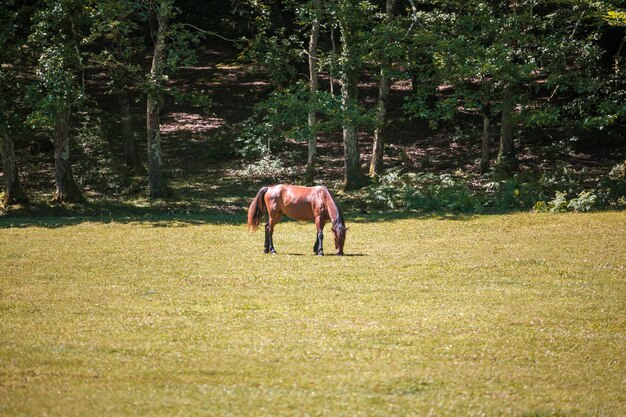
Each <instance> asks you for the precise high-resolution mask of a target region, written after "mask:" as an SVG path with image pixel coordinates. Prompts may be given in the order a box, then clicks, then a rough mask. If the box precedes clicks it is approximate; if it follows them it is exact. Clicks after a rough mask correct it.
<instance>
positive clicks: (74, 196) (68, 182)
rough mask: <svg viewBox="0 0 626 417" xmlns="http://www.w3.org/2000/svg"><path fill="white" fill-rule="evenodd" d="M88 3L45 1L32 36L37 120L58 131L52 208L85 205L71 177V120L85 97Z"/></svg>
mask: <svg viewBox="0 0 626 417" xmlns="http://www.w3.org/2000/svg"><path fill="white" fill-rule="evenodd" d="M86 10H87V8H86V0H64V1H60V2H57V1H53V0H44V1H43V2H42V3H41V7H40V8H39V10H38V11H37V13H35V16H34V22H33V29H32V32H31V35H30V39H31V43H32V45H33V47H34V48H35V49H36V50H37V51H39V52H40V56H39V60H38V63H37V68H36V73H37V78H38V82H39V84H38V87H39V88H38V93H39V100H37V109H36V111H35V113H34V115H33V117H32V120H36V121H37V122H43V124H45V125H48V126H50V125H51V126H52V127H53V129H54V166H55V183H56V189H55V193H54V197H53V199H52V201H53V202H56V203H60V204H63V203H66V202H67V203H73V202H82V201H84V197H83V194H82V192H81V190H80V188H79V187H78V184H77V183H76V181H75V179H74V175H73V173H72V163H71V144H70V142H71V135H70V128H71V118H72V112H73V109H74V108H75V107H76V106H77V105H78V104H79V102H80V101H81V100H82V98H83V95H84V74H83V70H84V68H83V57H82V55H81V51H80V48H79V44H80V42H79V37H81V36H82V33H83V31H84V28H83V25H84V24H85V21H86V20H87V16H86V14H85V11H86Z"/></svg>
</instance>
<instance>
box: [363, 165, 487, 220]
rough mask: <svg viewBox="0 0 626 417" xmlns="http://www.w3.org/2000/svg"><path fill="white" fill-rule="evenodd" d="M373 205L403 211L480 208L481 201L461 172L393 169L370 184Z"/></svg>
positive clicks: (368, 191)
mask: <svg viewBox="0 0 626 417" xmlns="http://www.w3.org/2000/svg"><path fill="white" fill-rule="evenodd" d="M367 193H368V194H369V195H368V199H369V201H370V203H371V204H372V206H373V207H378V208H381V209H382V208H385V209H391V210H401V211H414V210H417V211H426V212H429V211H439V210H443V211H453V212H477V211H480V207H479V205H480V202H479V200H478V199H477V198H476V196H475V195H474V193H472V192H471V191H470V190H469V188H468V187H467V184H466V183H465V182H464V181H463V180H462V179H461V178H459V177H458V176H453V175H450V174H442V175H432V174H422V175H417V174H414V173H404V174H403V173H401V171H400V170H398V169H396V170H389V171H387V172H385V173H384V174H383V175H382V176H381V177H380V179H379V182H378V183H376V184H372V185H370V186H369V187H368V188H367Z"/></svg>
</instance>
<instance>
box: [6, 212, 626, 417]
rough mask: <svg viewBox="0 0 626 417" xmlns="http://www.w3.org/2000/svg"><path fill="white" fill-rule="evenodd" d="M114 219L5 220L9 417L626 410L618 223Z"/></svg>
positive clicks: (623, 274) (625, 218) (606, 219)
mask: <svg viewBox="0 0 626 417" xmlns="http://www.w3.org/2000/svg"><path fill="white" fill-rule="evenodd" d="M109 220H112V222H106V223H105V222H80V220H79V219H74V221H71V222H66V225H63V224H59V223H58V222H59V220H58V219H57V220H50V222H46V221H45V219H44V220H42V221H40V222H41V225H39V226H30V227H19V228H7V227H5V226H7V225H8V223H9V222H11V223H15V224H21V225H24V222H23V221H22V222H20V221H19V219H17V220H16V219H13V220H10V221H9V220H3V223H1V224H0V226H2V227H4V228H0V265H2V274H1V275H0V335H1V336H0V415H23V416H39V415H52V416H111V415H115V416H123V415H146V416H148V415H149V416H193V415H215V416H228V415H231V416H245V415H250V416H265V415H267V416H270V415H271V416H276V415H289V416H291V415H320V416H321V415H323V416H343V415H345V416H348V415H349V416H387V415H399V416H400V415H402V416H404V415H415V416H426V415H433V416H474V415H475V416H478V415H487V416H494V415H512V416H550V415H557V416H595V415H598V416H623V415H626V389H625V377H626V356H625V354H624V352H625V351H626V349H625V348H626V346H625V338H626V213H596V214H566V215H529V214H515V215H506V216H480V217H473V218H460V219H442V218H439V217H429V218H421V219H398V220H392V219H390V220H388V221H384V222H381V221H378V222H376V221H358V222H355V221H352V222H350V218H349V217H348V223H349V224H348V226H351V229H350V232H349V234H348V241H347V245H346V252H347V254H348V255H351V256H345V257H335V256H326V257H323V258H322V257H316V256H313V249H312V247H313V243H314V239H315V234H314V233H315V232H314V227H313V226H312V224H306V223H295V222H286V223H280V224H279V225H278V227H277V230H276V233H275V245H276V248H277V250H278V252H279V254H278V255H277V256H270V255H265V254H263V253H262V244H263V235H262V234H261V233H256V234H253V233H249V232H248V231H247V230H246V228H245V226H243V225H233V224H218V223H216V222H214V221H219V222H220V223H221V222H228V220H229V219H228V218H225V217H215V218H205V219H197V218H196V219H193V220H194V221H189V222H186V221H184V220H180V219H179V220H169V221H152V222H151V221H143V222H132V221H130V220H127V221H125V222H119V221H116V219H115V218H112V219H109ZM363 220H367V219H363ZM55 226H59V227H55ZM325 245H326V252H327V253H333V250H332V238H331V233H330V230H327V231H326V239H325Z"/></svg>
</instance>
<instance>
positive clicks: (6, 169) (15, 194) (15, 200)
mask: <svg viewBox="0 0 626 417" xmlns="http://www.w3.org/2000/svg"><path fill="white" fill-rule="evenodd" d="M0 142H1V143H0V145H1V146H0V153H1V154H2V171H3V173H4V185H5V191H4V197H3V198H2V201H1V202H0V205H2V206H4V207H7V206H10V205H12V204H21V203H27V202H28V199H27V198H26V194H25V193H24V190H23V189H22V187H21V186H20V182H19V178H18V176H17V164H16V162H15V161H16V160H15V144H14V143H13V139H12V138H11V137H10V136H9V135H8V134H7V133H6V132H2V136H1V137H0Z"/></svg>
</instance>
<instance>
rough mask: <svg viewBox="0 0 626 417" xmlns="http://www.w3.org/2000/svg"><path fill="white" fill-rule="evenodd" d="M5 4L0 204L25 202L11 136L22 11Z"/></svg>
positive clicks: (0, 57) (0, 17) (0, 10)
mask: <svg viewBox="0 0 626 417" xmlns="http://www.w3.org/2000/svg"><path fill="white" fill-rule="evenodd" d="M10 6H11V5H9V4H8V3H2V4H0V45H3V47H2V48H1V49H0V155H1V156H2V172H3V176H4V184H5V191H4V196H3V198H2V201H0V205H2V206H5V207H6V206H9V205H12V204H18V203H25V202H27V201H28V199H27V197H26V194H25V193H24V190H23V189H22V186H21V184H20V180H19V177H18V169H17V160H16V157H15V141H14V139H13V136H14V135H16V134H19V133H18V132H19V131H20V129H19V127H18V126H20V125H21V124H23V122H24V120H23V114H20V113H19V112H18V109H19V110H23V109H22V107H23V106H22V104H21V103H20V102H19V97H21V96H23V95H24V93H25V91H24V80H23V77H22V75H21V74H20V73H19V66H20V64H21V62H20V61H21V60H22V59H23V57H22V54H20V45H21V44H23V43H24V41H25V37H26V36H25V31H23V30H20V29H19V28H20V26H19V25H18V23H19V20H20V18H21V19H23V18H24V17H23V16H24V14H25V13H24V10H23V9H20V8H19V7H17V8H16V7H10Z"/></svg>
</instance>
